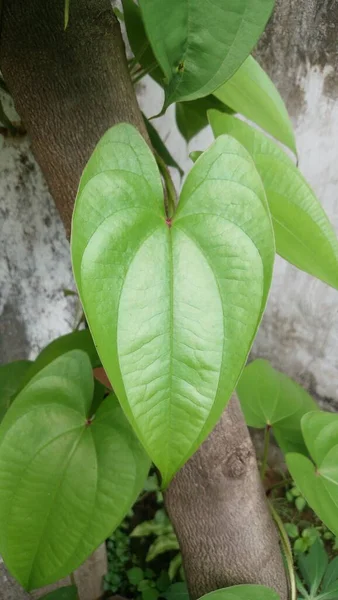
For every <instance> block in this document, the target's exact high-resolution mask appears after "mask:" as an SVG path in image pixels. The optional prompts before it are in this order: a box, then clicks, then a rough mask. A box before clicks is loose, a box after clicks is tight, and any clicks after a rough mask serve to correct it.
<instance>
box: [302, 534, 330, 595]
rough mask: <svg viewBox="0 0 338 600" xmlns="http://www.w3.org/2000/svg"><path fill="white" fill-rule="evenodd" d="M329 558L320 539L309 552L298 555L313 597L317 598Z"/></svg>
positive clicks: (303, 574) (303, 575)
mask: <svg viewBox="0 0 338 600" xmlns="http://www.w3.org/2000/svg"><path fill="white" fill-rule="evenodd" d="M328 562H329V559H328V555H327V553H326V551H325V549H324V548H323V545H322V543H321V541H320V540H319V539H317V540H316V541H315V543H314V544H313V546H311V548H310V550H309V552H308V554H300V555H299V556H298V567H299V570H300V572H301V574H302V577H303V579H304V581H305V583H306V584H307V586H308V588H309V590H310V595H311V598H315V596H316V594H317V592H318V590H319V586H320V584H321V582H322V579H323V577H324V573H325V571H326V568H327V565H328Z"/></svg>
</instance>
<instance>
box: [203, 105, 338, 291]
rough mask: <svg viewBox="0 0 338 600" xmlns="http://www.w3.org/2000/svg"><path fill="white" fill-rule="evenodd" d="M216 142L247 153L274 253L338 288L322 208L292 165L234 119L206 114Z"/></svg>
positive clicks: (336, 253)
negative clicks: (222, 138) (225, 139)
mask: <svg viewBox="0 0 338 600" xmlns="http://www.w3.org/2000/svg"><path fill="white" fill-rule="evenodd" d="M208 114H209V120H210V124H211V126H212V129H213V131H214V134H215V136H218V135H222V134H229V135H231V136H233V137H234V138H236V139H237V140H238V141H239V142H240V143H241V144H243V146H245V147H246V149H247V150H248V151H249V152H250V154H251V156H252V158H253V160H254V162H255V165H256V168H257V170H258V172H259V174H260V176H261V178H262V181H263V184H264V188H265V192H266V196H267V199H268V203H269V208H270V211H271V216H272V222H273V227H274V232H275V238H276V250H277V252H278V254H280V255H281V256H282V257H283V258H285V259H286V260H288V261H289V262H290V263H292V264H294V265H295V266H296V267H298V268H299V269H302V270H303V271H306V272H307V273H310V275H314V277H318V279H321V280H322V281H325V282H326V283H328V284H329V285H331V286H332V287H335V288H338V240H337V237H336V235H335V232H334V230H333V228H332V226H331V223H330V221H329V219H328V218H327V216H326V214H325V212H324V210H323V208H322V206H321V204H320V203H319V201H318V200H317V198H316V196H315V194H314V193H313V191H312V189H311V188H310V186H309V184H308V183H307V182H306V181H305V179H304V177H303V176H302V174H301V173H300V172H299V170H298V169H297V167H296V166H295V165H294V164H293V162H292V160H291V159H290V158H289V157H288V156H287V155H286V154H285V152H283V150H281V148H279V147H278V146H277V145H276V144H275V143H274V142H273V141H272V140H270V139H268V138H267V137H266V136H265V135H264V134H263V133H261V132H260V131H257V130H255V129H253V128H252V127H250V126H249V125H247V123H244V122H243V121H240V120H239V119H236V118H234V117H231V116H229V115H226V114H224V113H220V112H217V111H210V112H209V113H208Z"/></svg>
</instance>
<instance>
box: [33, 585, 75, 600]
mask: <svg viewBox="0 0 338 600" xmlns="http://www.w3.org/2000/svg"><path fill="white" fill-rule="evenodd" d="M40 600H78V594H77V589H76V587H75V586H74V585H69V586H67V587H63V588H60V589H59V590H55V592H50V594H47V595H46V596H42V598H40Z"/></svg>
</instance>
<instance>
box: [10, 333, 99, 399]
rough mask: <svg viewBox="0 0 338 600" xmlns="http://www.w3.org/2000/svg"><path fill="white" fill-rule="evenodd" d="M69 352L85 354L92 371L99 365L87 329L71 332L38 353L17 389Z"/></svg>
mask: <svg viewBox="0 0 338 600" xmlns="http://www.w3.org/2000/svg"><path fill="white" fill-rule="evenodd" d="M71 350H82V351H83V352H85V353H86V354H87V355H88V357H89V359H90V362H91V365H92V367H93V369H94V368H95V367H99V366H100V365H101V361H100V359H99V357H98V354H97V350H96V348H95V346H94V342H93V339H92V336H91V335H90V331H89V329H83V330H82V331H73V332H72V333H67V334H66V335H62V336H60V337H58V338H57V339H56V340H53V341H52V342H51V343H50V344H48V346H46V347H45V348H44V349H43V350H42V351H41V352H40V354H39V355H38V357H37V358H36V359H35V361H34V362H33V363H31V365H30V368H29V369H27V371H26V373H25V376H24V378H23V380H22V382H21V385H20V388H19V389H21V388H22V387H24V386H25V385H27V383H28V382H29V381H30V380H31V379H32V378H33V377H35V375H37V373H39V371H41V369H43V368H44V367H47V365H49V364H50V363H51V362H52V361H53V360H55V359H56V358H58V357H59V356H62V355H63V354H65V353H66V352H70V351H71Z"/></svg>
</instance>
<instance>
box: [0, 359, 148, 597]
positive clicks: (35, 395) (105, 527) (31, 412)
mask: <svg viewBox="0 0 338 600" xmlns="http://www.w3.org/2000/svg"><path fill="white" fill-rule="evenodd" d="M92 397H93V376H92V367H91V364H90V361H89V358H88V356H87V355H86V354H85V353H84V352H82V351H79V350H73V351H72V352H68V353H67V354H64V355H63V356H61V357H59V358H57V359H56V360H54V361H53V362H51V363H50V364H49V365H48V366H47V367H45V368H44V369H43V370H42V371H40V372H39V373H38V374H37V375H36V376H35V377H34V378H33V379H32V380H31V381H30V382H29V384H28V385H27V386H26V387H25V388H24V389H23V390H22V391H21V392H20V393H19V395H18V396H17V397H16V399H15V402H14V403H13V404H12V406H11V408H10V409H9V411H8V412H7V414H6V416H5V418H4V420H3V422H2V424H1V427H0V479H1V481H2V482H3V483H4V485H2V486H0V552H1V554H2V556H3V558H4V561H5V563H6V565H7V567H8V569H9V570H10V571H11V573H12V574H13V575H14V576H15V577H16V579H17V580H18V581H19V582H20V583H21V585H23V587H25V588H26V589H34V588H38V587H42V586H44V585H48V584H49V583H53V582H54V581H57V580H59V579H61V578H63V577H65V576H66V575H68V574H69V573H71V572H72V571H74V570H75V569H76V568H77V567H78V566H79V565H80V564H81V563H82V562H84V561H85V559H86V558H87V557H88V556H89V555H90V554H91V553H92V552H93V551H94V550H95V548H97V547H98V546H99V545H100V544H101V543H102V542H103V541H104V540H105V539H106V538H107V537H108V536H109V535H110V533H111V532H112V531H113V530H114V529H115V528H116V527H117V526H118V524H119V523H120V522H121V520H122V519H123V518H124V516H125V515H126V513H127V512H128V510H129V509H130V506H131V505H132V504H133V502H134V501H135V499H136V497H137V495H138V493H139V491H140V490H141V489H142V485H143V482H144V479H145V477H146V474H147V470H148V468H149V460H148V458H147V457H146V456H145V454H144V452H143V450H142V448H141V446H140V445H139V443H138V441H137V439H136V438H135V436H134V434H133V432H132V430H131V428H130V426H129V424H128V422H127V420H126V418H125V416H124V415H123V413H122V411H121V409H120V407H119V405H118V403H117V401H116V398H114V397H113V396H110V397H108V398H107V399H106V400H105V401H104V402H102V404H101V405H100V407H99V409H98V411H97V412H96V415H95V418H94V419H93V420H91V418H90V417H91V402H92Z"/></svg>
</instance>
